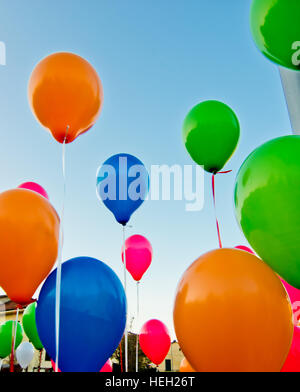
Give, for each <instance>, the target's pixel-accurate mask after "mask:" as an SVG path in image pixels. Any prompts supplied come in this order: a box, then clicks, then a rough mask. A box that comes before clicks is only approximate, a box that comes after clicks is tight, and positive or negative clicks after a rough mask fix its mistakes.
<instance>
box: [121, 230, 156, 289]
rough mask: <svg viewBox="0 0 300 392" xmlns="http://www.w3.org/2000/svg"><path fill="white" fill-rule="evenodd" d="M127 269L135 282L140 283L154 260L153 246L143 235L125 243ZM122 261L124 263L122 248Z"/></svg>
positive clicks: (132, 237) (133, 237) (128, 239)
mask: <svg viewBox="0 0 300 392" xmlns="http://www.w3.org/2000/svg"><path fill="white" fill-rule="evenodd" d="M125 249H126V269H127V271H128V272H129V273H130V274H131V276H132V277H133V279H134V280H136V281H137V282H139V281H140V280H141V279H142V276H143V275H144V273H145V272H146V271H147V269H148V268H149V266H150V264H151V260H152V246H151V244H150V242H149V241H148V240H147V238H145V237H143V236H142V235H138V234H135V235H132V236H131V237H128V238H127V240H126V241H125ZM122 261H123V263H124V249H123V247H122Z"/></svg>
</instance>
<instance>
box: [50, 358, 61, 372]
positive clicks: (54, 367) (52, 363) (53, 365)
mask: <svg viewBox="0 0 300 392" xmlns="http://www.w3.org/2000/svg"><path fill="white" fill-rule="evenodd" d="M51 365H52V367H53V370H54V371H55V369H56V366H55V362H54V361H52V359H51ZM57 371H58V372H61V370H60V369H57Z"/></svg>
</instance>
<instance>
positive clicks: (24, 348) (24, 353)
mask: <svg viewBox="0 0 300 392" xmlns="http://www.w3.org/2000/svg"><path fill="white" fill-rule="evenodd" d="M16 357H17V361H18V362H19V364H20V365H21V367H22V368H23V369H26V368H27V366H28V365H29V364H30V362H31V361H32V360H33V357H34V348H33V345H32V344H31V343H29V342H23V343H21V344H20V346H19V347H18V348H17V350H16Z"/></svg>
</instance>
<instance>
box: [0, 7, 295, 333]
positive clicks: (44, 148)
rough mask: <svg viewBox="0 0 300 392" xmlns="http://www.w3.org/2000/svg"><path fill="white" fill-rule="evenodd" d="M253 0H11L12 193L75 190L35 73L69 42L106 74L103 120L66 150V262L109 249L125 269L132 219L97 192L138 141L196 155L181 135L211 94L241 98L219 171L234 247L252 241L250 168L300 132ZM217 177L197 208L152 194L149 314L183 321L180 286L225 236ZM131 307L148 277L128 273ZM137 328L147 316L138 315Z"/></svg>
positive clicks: (147, 150)
mask: <svg viewBox="0 0 300 392" xmlns="http://www.w3.org/2000/svg"><path fill="white" fill-rule="evenodd" d="M250 3H251V1H250V0H247V1H240V0H226V1H224V0H210V1H207V0H189V1H184V0H172V1H171V0H153V1H146V0H127V1H124V0H123V1H122V0H88V1H82V0H51V1H48V0H30V2H28V1H26V2H25V1H24V0H14V1H4V0H1V1H0V5H1V7H0V41H4V42H5V44H6V50H7V54H6V55H7V65H6V66H0V81H1V87H0V132H1V133H0V134H1V142H0V151H1V153H0V168H1V175H0V190H1V191H4V190H7V189H9V188H13V187H16V186H17V185H19V184H20V183H21V182H24V181H36V182H38V183H40V184H41V185H42V186H43V187H44V188H45V189H46V190H47V192H48V194H49V196H50V199H51V201H52V203H53V204H54V206H55V207H56V208H57V210H58V212H60V209H61V201H62V192H63V187H62V185H63V184H62V171H61V145H60V144H58V143H57V142H56V141H55V140H54V139H53V138H52V137H51V136H50V135H49V133H47V132H46V131H45V130H44V129H43V128H42V127H41V126H40V125H39V124H38V123H37V121H36V120H35V118H34V116H33V115H32V113H31V111H30V108H29V105H28V101H27V83H28V79H29V76H30V73H31V71H32V69H33V68H34V66H35V64H36V63H37V62H38V61H39V60H40V59H42V58H43V57H45V56H46V55H48V54H50V53H53V52H57V51H71V52H74V53H77V54H79V55H81V56H83V57H85V58H86V59H87V60H88V61H90V62H91V63H92V64H93V66H94V67H95V68H96V70H97V71H98V73H99V76H100V78H101V80H102V83H103V89H104V105H103V109H102V114H101V116H100V118H99V120H98V122H97V124H96V125H95V126H94V127H93V128H92V130H91V131H89V132H88V133H86V134H85V135H83V136H81V137H79V138H78V139H77V140H76V141H75V142H73V143H72V144H69V145H67V148H66V170H67V197H66V210H65V223H64V231H65V244H64V250H63V257H64V259H69V258H72V257H76V256H91V257H96V258H98V259H100V260H102V261H104V262H105V263H107V264H108V265H109V266H111V267H112V268H113V270H114V271H115V272H116V273H117V274H118V276H119V277H120V279H122V278H123V270H122V263H121V258H120V252H121V245H122V243H121V242H122V230H121V226H120V225H118V224H117V223H116V222H115V220H114V218H113V215H112V214H111V213H110V212H109V211H108V210H107V209H106V208H105V207H104V205H103V204H102V203H100V202H99V200H98V199H97V197H96V185H95V184H96V170H97V168H98V166H99V165H100V164H101V163H102V162H104V161H105V160H106V159H107V158H108V157H109V156H111V155H113V154H115V153H119V152H128V153H130V154H133V155H136V156H137V157H138V158H139V159H141V160H142V161H143V162H144V164H145V166H147V168H150V166H151V165H152V164H156V165H161V164H168V165H173V164H180V165H184V164H191V163H192V161H191V159H190V157H189V155H188V154H187V152H186V151H185V148H184V145H183V143H182V138H181V126H182V122H183V119H184V117H185V115H186V114H187V112H188V110H189V109H190V108H191V107H192V106H194V105H195V104H197V103H199V102H200V101H203V100H207V99H217V100H221V101H223V102H225V103H227V104H228V105H229V106H231V107H232V108H233V109H234V111H235V112H236V114H237V116H238V117H239V120H240V123H241V139H240V143H239V146H238V149H237V151H236V153H235V155H234V156H233V158H232V159H231V160H230V161H229V163H228V164H227V165H226V169H232V170H233V173H231V174H227V175H220V176H218V177H217V179H216V192H217V210H218V215H219V220H220V224H221V235H222V240H223V245H224V246H228V247H231V246H235V245H242V244H244V245H247V242H246V240H245V239H244V237H243V234H242V233H241V231H240V229H239V227H238V225H237V223H236V220H235V216H234V206H233V188H234V182H235V176H236V173H237V170H238V169H239V167H240V165H241V164H242V162H243V160H244V159H245V158H246V157H247V155H248V154H249V153H250V152H251V151H252V150H253V149H254V148H255V147H257V146H259V145H260V144H262V143H263V142H265V141H267V140H269V139H271V138H274V137H277V136H280V135H284V134H287V133H290V132H291V131H290V123H289V119H288V113H287V109H286V105H285V100H284V96H283V91H282V87H281V83H280V78H279V72H278V68H277V67H276V66H275V65H274V64H272V63H271V62H269V61H268V60H266V59H265V58H264V57H263V56H262V55H261V54H260V53H259V52H258V50H257V49H256V47H255V46H254V44H253V42H252V39H251V35H250V30H249V23H248V19H249V8H250ZM210 181H211V179H210V175H208V174H206V175H205V203H204V208H203V210H202V211H200V212H186V211H185V202H184V201H182V202H181V201H169V202H168V201H146V202H145V203H144V204H143V205H142V206H141V208H140V209H139V210H138V211H137V212H136V213H135V214H134V215H133V216H132V220H131V224H132V226H133V227H132V228H130V229H128V231H127V233H128V235H131V234H142V235H145V236H146V237H147V238H148V239H149V240H150V242H151V243H152V246H153V250H154V257H153V261H152V265H151V267H150V269H149V270H148V272H147V273H146V275H145V276H144V278H143V280H142V283H141V285H140V288H141V306H140V309H141V320H140V321H141V323H142V322H144V321H146V320H148V319H150V318H159V319H161V320H162V321H164V322H165V323H166V324H167V325H168V327H169V329H170V330H171V331H172V337H173V338H174V332H173V322H172V311H173V301H174V296H175V291H176V285H177V283H178V281H179V279H180V277H181V275H182V274H183V272H184V271H185V269H186V268H187V267H188V266H189V265H190V264H191V263H192V262H193V261H194V260H195V259H196V258H198V257H199V256H200V255H201V254H203V253H204V252H206V251H209V250H211V249H214V248H216V247H217V246H218V242H217V235H216V229H215V221H214V212H213V207H212V198H211V189H210ZM128 285H129V290H128V301H129V317H131V316H135V301H136V297H135V284H134V281H133V280H132V279H129V278H128ZM134 327H135V326H134Z"/></svg>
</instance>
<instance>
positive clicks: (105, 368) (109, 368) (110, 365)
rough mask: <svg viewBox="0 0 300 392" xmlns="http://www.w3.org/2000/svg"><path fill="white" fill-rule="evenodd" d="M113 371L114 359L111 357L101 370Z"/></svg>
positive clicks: (105, 371) (104, 371)
mask: <svg viewBox="0 0 300 392" xmlns="http://www.w3.org/2000/svg"><path fill="white" fill-rule="evenodd" d="M112 371H113V365H112V361H111V359H110V358H109V359H108V360H107V361H106V362H105V364H104V365H103V368H102V369H101V370H100V372H103V373H111V372H112Z"/></svg>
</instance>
